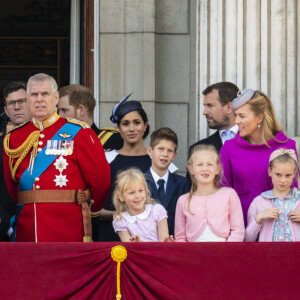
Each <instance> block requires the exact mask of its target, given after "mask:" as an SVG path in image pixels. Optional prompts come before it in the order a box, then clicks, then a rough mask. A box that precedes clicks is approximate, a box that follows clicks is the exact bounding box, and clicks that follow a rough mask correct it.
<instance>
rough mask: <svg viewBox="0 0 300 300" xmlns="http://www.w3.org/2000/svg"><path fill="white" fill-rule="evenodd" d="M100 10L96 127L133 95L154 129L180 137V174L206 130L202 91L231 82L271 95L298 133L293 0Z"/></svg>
mask: <svg viewBox="0 0 300 300" xmlns="http://www.w3.org/2000/svg"><path fill="white" fill-rule="evenodd" d="M99 10H100V14H99V15H100V20H99V23H100V46H99V47H100V51H99V53H100V62H99V70H100V71H99V77H100V80H99V81H100V82H99V87H100V88H99V91H100V92H99V101H100V125H101V126H108V125H112V124H111V123H110V121H109V116H110V113H111V110H112V107H113V106H114V105H115V103H117V102H118V100H120V99H121V98H122V97H124V96H125V95H127V94H129V93H131V92H133V96H132V99H136V100H140V101H142V102H143V106H144V108H145V110H146V112H147V114H148V117H149V120H150V126H151V129H152V130H154V129H157V128H159V127H162V126H168V127H170V128H172V129H173V130H174V131H175V132H176V133H177V134H178V137H179V149H178V153H179V154H178V157H177V158H176V161H175V163H176V165H178V166H179V168H180V170H181V171H182V172H184V171H185V165H186V159H187V151H188V147H189V145H190V144H192V143H194V142H195V141H197V140H199V139H201V138H204V137H206V136H207V135H208V134H210V132H209V130H208V129H207V126H206V121H205V118H203V116H202V110H203V108H202V101H203V97H202V94H201V92H202V90H203V89H204V88H205V87H206V86H207V85H209V84H212V83H215V82H218V81H232V82H234V83H236V84H237V85H238V86H239V87H240V88H246V87H248V88H250V87H251V88H254V89H261V90H262V91H264V92H266V93H267V94H268V95H270V97H271V100H272V102H273V104H274V107H275V110H276V114H277V117H278V120H279V121H280V123H281V124H282V126H283V127H284V128H286V130H287V132H288V135H289V136H295V135H299V134H300V30H297V28H298V29H299V28H300V1H299V0H297V1H294V0H286V1H283V0H226V1H222V0H156V1H154V0H100V8H99ZM298 16H299V17H298ZM95 67H96V66H95ZM147 142H148V141H146V143H147Z"/></svg>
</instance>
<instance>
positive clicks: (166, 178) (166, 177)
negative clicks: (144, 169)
mask: <svg viewBox="0 0 300 300" xmlns="http://www.w3.org/2000/svg"><path fill="white" fill-rule="evenodd" d="M150 172H151V174H152V176H153V179H154V182H155V184H156V188H157V189H158V187H159V186H158V183H157V181H158V180H159V179H163V180H164V181H165V185H164V189H165V192H166V191H167V182H168V179H169V171H167V172H166V174H165V175H164V176H163V177H159V176H158V175H157V174H156V173H155V172H154V171H153V169H152V167H150Z"/></svg>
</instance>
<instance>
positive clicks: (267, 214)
mask: <svg viewBox="0 0 300 300" xmlns="http://www.w3.org/2000/svg"><path fill="white" fill-rule="evenodd" d="M278 215H279V209H278V208H268V209H266V210H263V211H261V212H260V213H258V214H257V215H256V217H255V222H256V223H257V224H258V225H261V223H262V220H266V219H277V218H278Z"/></svg>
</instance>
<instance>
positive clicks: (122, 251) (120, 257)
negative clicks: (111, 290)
mask: <svg viewBox="0 0 300 300" xmlns="http://www.w3.org/2000/svg"><path fill="white" fill-rule="evenodd" d="M111 258H112V259H113V260H114V261H116V262H117V263H118V264H117V295H116V299H117V300H120V299H121V298H122V295H121V281H120V279H121V278H120V277H121V274H120V271H121V262H123V261H124V260H125V259H126V258H127V250H126V248H125V247H123V246H121V245H117V246H115V247H112V249H111Z"/></svg>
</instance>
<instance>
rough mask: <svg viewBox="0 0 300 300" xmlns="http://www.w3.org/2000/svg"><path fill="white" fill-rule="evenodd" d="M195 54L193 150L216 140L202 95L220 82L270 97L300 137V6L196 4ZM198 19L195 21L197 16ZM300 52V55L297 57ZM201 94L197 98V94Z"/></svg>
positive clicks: (202, 0)
mask: <svg viewBox="0 0 300 300" xmlns="http://www.w3.org/2000/svg"><path fill="white" fill-rule="evenodd" d="M191 8H193V10H192V9H191V10H190V12H191V14H192V17H191V19H192V20H194V26H195V28H196V30H195V31H193V30H191V47H192V49H191V53H193V54H192V55H195V56H196V57H197V63H198V68H197V70H196V72H195V74H191V76H193V78H194V79H192V81H195V82H196V86H194V87H192V88H191V89H192V91H194V92H192V93H191V94H192V95H194V97H193V98H191V99H190V101H191V102H193V101H195V102H196V104H191V103H190V105H191V106H193V108H199V109H198V110H197V109H193V110H190V114H195V116H194V117H192V116H191V115H190V119H191V120H193V121H192V122H194V120H199V121H198V122H196V124H197V126H196V128H195V129H193V128H192V123H191V122H190V144H191V143H193V142H195V141H197V140H199V139H202V138H204V137H206V136H207V135H209V134H211V132H210V131H209V130H208V129H207V126H206V121H205V118H203V116H202V104H203V96H202V94H201V91H202V90H203V89H204V88H205V87H206V86H207V85H210V84H212V83H215V82H217V81H232V82H234V83H236V84H237V85H238V86H239V88H240V89H243V88H254V89H260V90H262V91H263V92H265V93H267V94H268V95H269V96H270V98H271V100H272V102H273V104H274V107H275V111H276V116H277V118H278V120H279V122H280V123H281V125H282V126H283V127H284V128H285V129H286V130H287V132H288V135H289V136H290V137H293V136H295V135H297V134H299V133H300V84H299V83H300V81H299V80H300V79H299V78H300V55H299V49H300V47H299V45H300V33H299V30H297V28H300V26H299V25H300V21H299V20H300V6H299V5H298V2H297V1H282V0H272V1H269V0H246V1H244V0H230V1H218V0H191ZM193 14H194V16H193ZM297 49H298V53H297ZM195 91H196V92H195Z"/></svg>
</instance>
